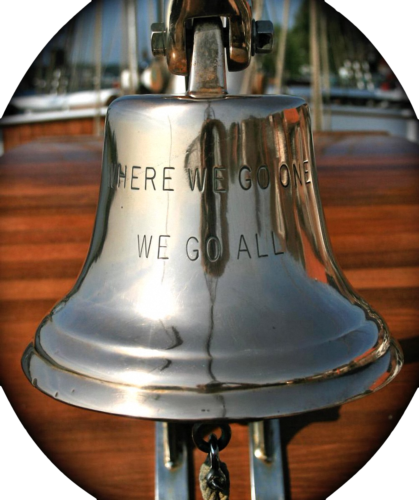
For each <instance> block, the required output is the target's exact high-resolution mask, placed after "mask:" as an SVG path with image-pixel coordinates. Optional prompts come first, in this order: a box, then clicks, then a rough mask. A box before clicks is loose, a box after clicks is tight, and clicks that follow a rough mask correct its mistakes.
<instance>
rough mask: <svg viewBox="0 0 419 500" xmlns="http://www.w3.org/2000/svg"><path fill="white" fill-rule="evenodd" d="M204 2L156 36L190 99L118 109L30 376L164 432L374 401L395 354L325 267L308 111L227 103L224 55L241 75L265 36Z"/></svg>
mask: <svg viewBox="0 0 419 500" xmlns="http://www.w3.org/2000/svg"><path fill="white" fill-rule="evenodd" d="M202 5H203V2H199V1H194V2H193V1H190V2H181V1H174V2H173V3H172V6H171V10H169V17H168V19H169V20H168V29H167V30H160V31H159V29H157V28H156V27H154V33H153V38H154V43H155V52H157V53H162V52H164V53H165V54H166V56H167V60H168V63H169V68H170V69H171V70H172V71H174V72H178V73H181V74H185V72H186V73H188V74H189V84H188V91H187V93H186V95H180V96H169V95H162V96H154V95H152V96H149V95H148V96H131V97H124V98H121V99H118V100H116V101H115V102H113V103H112V104H111V106H110V107H109V110H108V115H107V120H106V134H105V140H104V152H103V171H102V181H101V188H100V197H99V204H98V210H97V216H96V223H95V227H94V232H93V237H92V241H91V246H90V250H89V253H88V256H87V259H86V262H85V264H84V267H83V269H82V271H81V273H80V276H79V278H78V280H77V282H76V284H75V286H74V288H73V289H72V290H71V291H70V292H69V294H68V295H67V296H65V297H64V299H62V300H61V302H59V303H58V304H57V305H56V306H55V307H54V308H53V309H52V311H51V312H50V313H49V314H48V315H47V316H46V317H45V319H44V320H43V321H42V323H41V325H40V326H39V328H38V330H37V332H36V336H35V340H34V342H33V344H30V345H29V347H28V348H27V350H26V352H25V354H24V356H23V361H22V363H23V369H24V371H25V373H26V375H27V377H28V378H29V380H30V381H31V382H32V384H33V385H35V386H36V387H37V388H39V389H40V390H41V391H43V392H45V393H46V394H48V395H50V396H53V397H55V398H56V399H58V400H60V401H64V402H66V403H70V404H73V405H77V406H80V407H83V408H89V409H93V410H98V411H104V412H109V413H114V414H119V415H129V416H134V417H141V418H150V419H156V420H162V421H196V422H201V421H208V420H210V421H212V420H214V421H223V420H226V421H231V420H234V421H237V420H245V421H250V420H262V419H266V418H269V417H279V416H282V415H290V414H295V413H299V412H305V411H309V410H314V409H318V408H324V407H328V406H332V405H337V404H342V403H344V402H347V401H350V400H352V399H355V398H358V397H361V396H363V395H366V394H369V393H371V392H374V391H376V390H377V389H379V388H381V387H383V386H384V385H385V384H387V383H388V382H390V381H391V380H392V379H393V378H394V377H395V376H396V374H397V373H398V372H399V370H400V368H401V365H402V354H401V351H400V348H399V346H398V344H397V342H396V341H395V340H393V339H392V338H391V337H390V334H389V332H388V330H387V326H386V324H385V322H384V320H383V319H382V318H381V316H379V314H378V313H377V312H375V311H374V310H373V309H372V308H371V307H370V306H369V305H368V304H367V303H366V302H365V301H364V300H363V299H362V298H361V297H360V296H359V295H357V294H356V292H354V290H353V289H352V288H351V286H350V285H349V284H348V282H347V281H346V279H345V277H344V276H343V274H342V272H341V271H340V269H339V267H338V265H337V263H336V261H335V259H334V257H333V254H332V250H331V247H330V244H329V240H328V235H327V231H326V226H325V222H324V218H323V212H322V207H321V202H320V198H319V191H318V185H317V174H316V168H315V160H314V153H313V145H312V137H311V131H310V115H309V109H308V106H307V104H306V103H305V102H304V101H303V100H302V99H300V98H297V97H290V96H253V95H252V96H230V95H228V94H227V91H226V83H225V46H224V45H225V43H227V47H226V48H227V54H228V62H229V66H230V68H231V69H233V70H238V69H243V68H244V67H246V66H247V64H248V63H249V60H250V56H251V53H252V52H257V51H263V50H268V49H269V44H270V43H271V42H270V40H269V37H268V38H267V34H266V33H264V36H260V37H259V38H258V32H257V29H258V27H257V26H256V25H255V23H252V20H251V11H250V8H249V6H248V4H247V2H245V1H244V0H243V1H238V0H237V1H235V2H231V1H230V2H214V3H211V2H208V3H206V4H205V8H204V7H203V6H202ZM220 5H223V6H225V9H224V10H222V9H221V7H220ZM233 6H236V7H237V9H238V10H237V9H236V10H234V9H233ZM200 9H201V10H200ZM220 16H223V17H226V18H228V19H229V21H228V23H227V27H223V25H222V23H221V20H220ZM198 18H199V19H198ZM201 18H202V19H201ZM184 26H186V29H185V28H184ZM226 33H227V36H226ZM232 34H236V35H237V36H233V35H232ZM192 39H193V47H192V46H191V47H189V46H188V43H189V42H188V40H192ZM226 39H227V40H230V42H225V40H226ZM231 40H235V43H236V42H237V40H241V43H239V44H237V43H236V44H234V43H231ZM190 52H191V53H192V55H191V56H189V55H188V54H189V53H190Z"/></svg>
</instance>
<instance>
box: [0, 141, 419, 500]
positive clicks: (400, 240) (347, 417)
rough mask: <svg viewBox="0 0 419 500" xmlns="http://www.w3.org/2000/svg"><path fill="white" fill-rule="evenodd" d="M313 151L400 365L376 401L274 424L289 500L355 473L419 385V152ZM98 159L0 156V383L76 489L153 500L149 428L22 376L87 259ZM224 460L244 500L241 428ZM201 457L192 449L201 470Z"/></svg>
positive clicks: (358, 273)
mask: <svg viewBox="0 0 419 500" xmlns="http://www.w3.org/2000/svg"><path fill="white" fill-rule="evenodd" d="M315 144H316V153H317V163H318V171H319V180H320V190H321V197H322V201H323V205H324V208H325V215H326V220H327V224H328V229H329V234H330V237H331V241H332V245H333V247H334V249H335V253H336V257H337V260H338V262H339V263H340V265H341V266H342V267H343V269H344V270H345V272H346V274H347V276H348V278H349V279H350V281H351V282H352V284H353V285H354V287H355V288H357V289H359V290H360V292H361V294H362V295H363V297H364V298H365V299H366V300H368V301H369V302H370V303H371V304H372V305H373V306H374V307H375V308H377V309H378V310H379V311H380V312H381V313H382V314H383V316H384V317H385V318H386V320H387V322H388V324H389V327H390V329H391V331H392V333H393V334H394V335H395V337H396V338H398V339H399V340H401V343H402V346H403V347H404V349H405V355H406V361H407V363H406V365H405V367H404V368H403V370H402V372H401V374H400V375H399V376H398V377H397V379H396V380H395V381H394V382H393V383H392V384H390V385H389V386H388V387H386V388H385V389H383V390H382V391H379V392H378V393H376V394H374V395H372V396H369V397H367V398H364V399H361V400H359V401H356V402H353V403H349V404H347V405H345V406H343V407H338V408H334V409H329V410H324V411H317V412H312V413H308V414H305V415H300V416H298V417H287V418H284V419H283V421H282V435H283V439H284V442H285V444H286V447H285V453H286V459H287V463H288V466H289V478H290V480H289V487H290V492H291V497H292V500H321V499H324V498H326V497H327V496H328V495H330V494H331V493H332V492H333V491H335V490H336V489H337V488H339V487H340V486H341V485H342V484H343V483H344V482H346V481H347V480H348V479H349V478H350V477H351V476H352V475H353V474H354V473H355V472H357V471H358V470H359V469H360V468H361V467H362V466H363V465H364V464H365V463H366V462H367V461H368V460H369V458H370V457H371V456H372V455H373V454H374V453H375V451H376V450H377V449H378V448H379V447H380V445H381V444H382V443H383V441H384V440H385V439H386V437H387V436H388V435H389V433H390V432H391V431H392V429H393V428H394V426H395V425H396V423H397V421H398V420H399V419H400V417H401V415H402V413H403V411H404V409H405V408H406V406H407V404H408V402H409V401H410V399H411V397H412V395H413V393H414V391H415V389H416V387H417V385H418V375H419V341H418V339H419V332H418V325H419V313H418V310H419V309H418V304H419V217H418V215H419V147H418V146H417V145H415V144H413V143H409V142H407V141H404V140H402V139H397V138H393V137H389V136H384V135H365V136H364V135H362V134H336V135H331V134H329V135H324V134H323V135H321V136H318V137H316V142H315ZM101 149H102V144H101V141H100V140H97V139H93V138H90V137H84V138H73V139H69V138H66V139H65V138H56V139H51V140H47V139H43V140H38V141H36V142H32V143H30V144H26V145H24V146H20V147H18V148H16V149H13V150H11V151H9V152H8V153H7V154H6V155H5V156H4V157H3V158H1V160H0V279H1V290H0V310H1V316H0V328H1V332H0V357H1V359H0V376H1V383H2V385H3V387H4V389H5V391H6V394H7V395H8V397H9V399H10V401H11V403H12V405H13V407H14V408H15V410H16V412H17V414H18V415H19V417H20V418H21V420H22V422H23V424H24V425H25V427H26V428H27V429H28V431H29V432H30V434H31V435H32V436H33V438H34V439H35V441H36V442H37V443H38V445H39V446H40V447H41V449H42V450H44V451H45V453H46V454H47V455H48V456H49V457H50V458H51V459H52V460H53V461H54V463H56V464H57V465H58V467H60V468H61V469H62V470H63V471H64V472H65V473H66V474H67V475H68V476H69V477H70V478H71V479H73V480H74V481H75V482H76V483H78V484H79V485H80V486H81V487H82V488H84V489H85V490H86V491H88V492H89V493H91V494H92V495H93V496H94V497H96V498H98V499H100V500H121V499H124V500H130V499H144V500H150V499H152V498H153V489H154V426H153V423H152V422H147V421H141V420H135V419H129V418H123V417H114V416H111V415H105V414H99V413H94V412H90V411H87V410H81V409H78V408H73V407H70V406H67V405H64V404H62V403H60V402H57V401H54V400H53V399H51V398H49V397H47V396H45V395H43V394H42V393H40V392H39V391H37V390H35V389H34V388H33V387H32V386H31V385H30V384H29V383H28V382H27V380H26V379H25V377H24V375H23V373H22V371H21V368H20V357H21V354H22V352H23V350H24V349H25V347H26V345H27V344H28V342H29V341H30V340H31V338H32V337H33V334H34V331H35V329H36V327H37V326H38V324H39V322H40V320H41V319H42V318H43V316H44V315H45V313H46V312H47V311H48V309H49V308H50V307H51V306H52V305H53V304H54V303H55V302H56V301H57V300H58V299H60V298H61V297H62V296H63V295H64V294H65V293H66V292H67V291H68V290H69V288H70V287H71V285H72V283H73V282H74V280H75V277H76V275H77V273H78V271H79V269H80V267H81V265H82V263H83V260H84V257H85V255H86V253H87V248H88V244H89V240H90V236H91V231H92V226H93V221H94V215H95V209H96V202H97V196H98V188H99V180H100V161H101ZM222 457H223V460H225V461H226V462H227V463H228V465H229V469H230V472H231V477H232V491H233V495H232V497H233V498H240V499H242V500H249V498H250V495H249V458H248V445H247V428H246V427H245V426H241V425H234V426H233V439H232V443H231V445H230V446H229V447H228V448H227V449H226V450H225V451H224V452H223V454H222ZM203 458H204V457H203V455H202V454H201V453H200V452H198V451H196V452H195V467H196V473H197V470H198V467H199V465H200V463H201V461H202V460H203ZM197 498H199V496H198V495H197ZM176 500H177V499H176Z"/></svg>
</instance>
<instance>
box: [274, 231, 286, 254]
mask: <svg viewBox="0 0 419 500" xmlns="http://www.w3.org/2000/svg"><path fill="white" fill-rule="evenodd" d="M271 234H272V246H273V249H274V254H275V255H282V254H283V253H284V252H281V251H280V250H278V249H277V248H276V245H275V234H274V232H273V231H272V232H271Z"/></svg>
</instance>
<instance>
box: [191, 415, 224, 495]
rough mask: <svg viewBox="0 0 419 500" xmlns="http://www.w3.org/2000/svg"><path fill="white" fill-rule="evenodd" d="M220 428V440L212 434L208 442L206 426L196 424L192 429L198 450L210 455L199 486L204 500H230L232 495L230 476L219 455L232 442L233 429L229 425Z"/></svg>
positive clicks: (201, 474) (202, 468)
mask: <svg viewBox="0 0 419 500" xmlns="http://www.w3.org/2000/svg"><path fill="white" fill-rule="evenodd" d="M219 427H220V429H221V430H222V434H221V437H220V438H219V439H218V438H217V436H216V435H215V434H212V433H211V434H210V437H209V440H208V441H205V439H204V434H205V424H195V425H194V427H193V429H192V438H193V440H194V442H195V444H196V446H197V448H198V449H199V450H201V451H202V452H204V453H207V454H208V455H207V458H206V460H205V462H204V463H203V464H202V465H201V469H200V471H199V486H200V489H201V493H202V498H203V499H204V500H228V499H229V495H230V475H229V472H228V469H227V466H226V464H225V463H224V462H222V461H221V460H220V457H219V453H220V451H222V450H223V449H224V448H225V447H226V446H227V445H228V443H229V442H230V439H231V429H230V426H229V425H228V424H227V423H223V424H220V425H219Z"/></svg>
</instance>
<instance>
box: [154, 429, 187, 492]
mask: <svg viewBox="0 0 419 500" xmlns="http://www.w3.org/2000/svg"><path fill="white" fill-rule="evenodd" d="M189 460H190V458H189V446H188V443H187V439H186V436H185V431H184V429H183V427H182V426H181V425H179V424H174V423H168V422H156V465H155V468H156V472H155V481H156V487H155V499H156V500H173V499H177V498H179V499H182V500H188V499H189V498H192V497H191V495H190V491H189V484H190V481H189Z"/></svg>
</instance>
